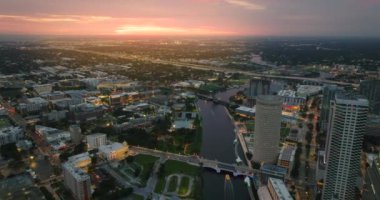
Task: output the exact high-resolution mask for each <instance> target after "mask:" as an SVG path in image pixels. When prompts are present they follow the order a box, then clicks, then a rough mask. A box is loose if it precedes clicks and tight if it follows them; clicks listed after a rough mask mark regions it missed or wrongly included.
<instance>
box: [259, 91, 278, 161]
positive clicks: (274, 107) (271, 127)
mask: <svg viewBox="0 0 380 200" xmlns="http://www.w3.org/2000/svg"><path fill="white" fill-rule="evenodd" d="M281 106H282V98H281V97H280V96H274V95H263V96H259V97H258V98H257V104H256V117H255V118H256V120H255V133H254V141H253V160H254V161H255V162H259V163H262V162H265V163H275V161H276V159H277V156H278V152H279V142H280V131H281Z"/></svg>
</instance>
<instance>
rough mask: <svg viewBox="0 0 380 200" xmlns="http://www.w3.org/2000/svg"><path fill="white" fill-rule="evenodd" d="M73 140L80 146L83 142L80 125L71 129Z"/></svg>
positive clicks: (72, 126)
mask: <svg viewBox="0 0 380 200" xmlns="http://www.w3.org/2000/svg"><path fill="white" fill-rule="evenodd" d="M69 131H70V136H71V140H72V141H73V143H74V144H79V143H80V142H81V141H82V130H81V128H80V126H79V125H76V124H74V125H70V127H69Z"/></svg>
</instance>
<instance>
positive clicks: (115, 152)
mask: <svg viewBox="0 0 380 200" xmlns="http://www.w3.org/2000/svg"><path fill="white" fill-rule="evenodd" d="M128 149H129V148H128V144H127V143H126V142H124V143H118V142H115V143H112V144H109V145H102V146H100V147H99V154H100V156H101V157H102V158H104V159H106V160H108V161H112V160H124V159H125V158H126V157H127V153H128Z"/></svg>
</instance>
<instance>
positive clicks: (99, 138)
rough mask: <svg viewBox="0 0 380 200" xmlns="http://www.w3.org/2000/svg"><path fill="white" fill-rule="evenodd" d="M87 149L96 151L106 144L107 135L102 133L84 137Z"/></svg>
mask: <svg viewBox="0 0 380 200" xmlns="http://www.w3.org/2000/svg"><path fill="white" fill-rule="evenodd" d="M86 142H87V146H88V149H97V148H99V147H100V146H102V145H106V144H107V135H106V134H103V133H95V134H91V135H87V136H86Z"/></svg>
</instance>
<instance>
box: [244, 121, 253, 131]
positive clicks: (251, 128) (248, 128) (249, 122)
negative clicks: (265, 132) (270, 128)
mask: <svg viewBox="0 0 380 200" xmlns="http://www.w3.org/2000/svg"><path fill="white" fill-rule="evenodd" d="M245 126H246V127H247V131H251V132H253V131H254V130H255V122H254V121H252V120H249V121H247V122H246V123H245Z"/></svg>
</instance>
